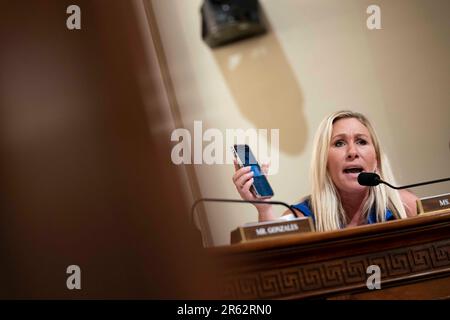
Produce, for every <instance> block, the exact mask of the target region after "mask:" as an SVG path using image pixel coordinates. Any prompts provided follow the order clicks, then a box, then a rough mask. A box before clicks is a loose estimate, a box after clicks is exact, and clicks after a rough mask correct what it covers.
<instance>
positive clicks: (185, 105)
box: [151, 0, 450, 245]
mask: <svg viewBox="0 0 450 320" xmlns="http://www.w3.org/2000/svg"><path fill="white" fill-rule="evenodd" d="M260 2H261V4H262V7H263V10H264V12H265V15H266V17H267V20H268V22H269V23H270V29H271V31H270V32H269V33H268V34H267V35H265V36H262V37H258V38H254V39H251V40H247V41H243V42H239V43H235V44H231V45H229V46H226V47H223V48H220V49H214V50H212V49H210V48H209V47H208V46H207V45H206V44H205V43H203V42H202V39H201V35H200V34H201V33H200V32H201V28H200V13H199V12H200V11H199V10H200V5H201V3H202V1H200V0H187V1H185V0H184V1H180V0H153V1H151V3H152V6H153V10H154V12H155V16H156V20H157V24H158V27H159V31H160V35H161V39H162V44H163V48H164V52H165V56H166V59H167V62H168V65H169V71H170V76H171V80H172V82H173V85H174V88H175V93H176V100H177V104H178V108H179V112H180V115H181V121H182V123H183V125H184V126H185V127H186V128H187V129H189V130H192V129H193V121H194V120H202V121H203V127H204V129H206V128H218V129H220V130H222V131H223V132H225V129H227V128H230V129H232V128H243V129H247V128H262V129H270V128H278V129H280V168H279V170H278V173H277V174H275V175H271V176H270V182H271V184H272V187H273V188H274V190H275V194H276V196H275V198H274V199H276V200H281V201H286V202H288V203H293V202H295V201H297V200H298V199H299V198H300V197H301V196H304V195H306V194H308V193H309V188H310V183H309V181H308V167H309V160H310V156H311V142H312V137H313V135H314V130H315V128H316V127H317V125H318V123H319V122H320V120H321V119H322V118H323V117H324V116H325V115H326V114H328V113H330V112H332V111H335V110H337V109H343V108H349V109H353V110H356V111H360V112H363V113H364V114H366V115H367V116H369V118H370V119H371V120H372V121H373V122H374V125H375V127H376V128H377V131H378V133H379V135H380V137H381V140H382V142H383V144H384V147H385V149H386V151H387V154H388V155H389V157H390V159H391V163H392V165H393V169H394V172H395V173H396V177H397V182H398V184H408V183H412V182H417V181H422V180H428V179H434V178H439V177H445V176H450V166H449V163H450V161H449V160H450V152H449V140H450V108H449V105H448V103H449V100H450V99H449V92H450V90H449V83H450V70H449V69H450V65H449V61H448V57H449V54H450V40H449V37H448V30H450V28H449V27H450V25H449V20H448V12H449V11H450V2H449V1H446V0H442V1H437V0H433V1H427V0H420V1H419V0H396V1H364V0H363V1H358V0H345V1H343V0H335V1H334V0H303V1H301V0H298V1H294V0H278V1H269V0H261V1H260ZM370 4H378V5H379V6H380V7H381V13H382V30H374V31H370V30H368V29H367V27H366V19H367V17H368V15H367V14H366V8H367V7H368V5H370ZM195 172H196V176H197V178H198V181H199V185H200V189H201V190H200V191H201V194H202V196H204V197H224V198H236V197H238V193H237V192H236V190H235V189H234V186H233V184H232V182H231V176H232V174H233V167H232V166H231V165H195ZM415 191H416V193H417V194H418V195H419V196H426V195H433V194H439V193H444V192H449V191H450V184H449V183H446V184H439V185H435V186H430V187H422V188H417V189H415ZM206 209H207V213H208V224H209V226H210V228H211V232H212V234H213V243H214V245H222V244H227V243H228V242H229V232H230V231H231V230H232V229H234V228H236V227H237V226H238V225H241V224H244V223H246V222H249V221H255V220H257V214H256V211H255V210H254V209H253V208H250V207H249V208H247V207H246V205H242V206H238V205H227V204H224V205H219V204H214V205H208V206H206ZM281 211H283V210H279V212H280V213H281Z"/></svg>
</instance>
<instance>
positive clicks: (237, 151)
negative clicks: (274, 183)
mask: <svg viewBox="0 0 450 320" xmlns="http://www.w3.org/2000/svg"><path fill="white" fill-rule="evenodd" d="M233 153H234V156H235V157H236V160H237V162H238V164H239V166H240V167H241V168H242V167H251V170H252V171H253V184H252V186H251V187H250V191H251V192H252V193H253V194H254V195H255V197H257V198H260V199H265V198H270V197H272V196H273V190H272V187H271V186H270V184H269V181H268V180H267V177H266V176H265V175H264V173H263V172H262V170H261V167H260V166H259V164H258V162H257V161H256V158H255V157H254V155H253V153H252V151H251V150H250V147H249V146H248V145H246V144H235V145H234V146H233Z"/></svg>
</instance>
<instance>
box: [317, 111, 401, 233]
mask: <svg viewBox="0 0 450 320" xmlns="http://www.w3.org/2000/svg"><path fill="white" fill-rule="evenodd" d="M343 118H355V119H357V120H359V121H360V122H361V123H362V124H363V125H364V126H366V128H367V129H368V130H369V133H370V136H371V138H372V142H373V145H374V147H375V153H376V157H377V163H378V168H377V173H378V174H379V175H380V177H381V179H382V180H385V181H392V182H393V183H395V181H394V177H393V175H392V171H391V167H390V165H389V162H388V159H387V157H386V156H385V154H384V153H383V151H382V150H381V148H380V143H379V140H378V137H377V135H376V133H375V130H374V129H373V127H372V125H371V124H370V122H369V120H368V119H367V118H366V117H365V116H364V115H362V114H360V113H358V112H353V111H338V112H334V113H332V114H330V115H329V116H328V117H327V118H325V119H324V120H323V121H322V122H321V123H320V125H319V128H318V129H317V132H316V135H315V138H314V144H313V154H312V158H311V170H310V172H311V183H312V192H311V199H310V201H311V209H312V210H313V212H314V217H315V224H316V230H317V231H330V230H337V229H341V228H342V227H343V226H345V225H347V223H348V221H347V216H346V214H345V211H344V208H343V206H342V203H341V200H340V197H339V194H338V192H337V189H336V186H335V185H334V183H333V181H332V180H331V176H330V174H329V172H328V170H327V160H328V149H329V147H330V141H331V134H332V131H333V124H334V123H335V122H336V121H338V120H340V119H343ZM372 208H375V210H376V217H377V221H379V222H380V221H386V212H385V211H386V209H389V210H391V211H392V213H393V214H394V215H395V216H396V217H397V218H406V212H405V208H404V206H403V204H402V201H401V198H400V194H399V193H398V191H397V190H394V189H390V188H388V187H386V186H385V185H381V184H380V185H379V186H377V187H372V188H369V195H368V197H367V201H366V203H365V204H364V206H363V213H364V218H365V219H367V215H368V214H369V211H370V210H371V209H372Z"/></svg>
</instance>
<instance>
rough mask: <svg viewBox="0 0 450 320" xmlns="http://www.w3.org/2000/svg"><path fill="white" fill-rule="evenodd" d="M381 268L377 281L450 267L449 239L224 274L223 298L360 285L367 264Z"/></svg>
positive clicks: (253, 296)
mask: <svg viewBox="0 0 450 320" xmlns="http://www.w3.org/2000/svg"><path fill="white" fill-rule="evenodd" d="M373 264H376V265H378V266H379V267H380V269H381V281H383V280H384V281H385V280H388V279H401V278H402V277H406V276H410V275H413V274H421V273H425V272H430V271H433V270H438V269H443V268H445V267H450V240H444V241H440V242H436V243H430V244H425V245H418V246H411V247H405V248H401V249H394V250H387V251H383V252H376V253H373V254H366V255H359V256H353V257H349V258H340V259H335V260H330V261H325V262H321V263H312V264H305V265H297V266H291V267H286V268H281V269H275V270H268V271H259V272H254V273H248V274H241V275H235V276H231V277H229V278H227V284H226V286H225V288H224V294H225V298H230V299H235V298H244V299H267V298H281V297H287V296H290V295H301V294H304V293H312V292H315V291H321V290H327V289H333V288H336V289H337V288H345V287H349V286H355V285H360V286H361V287H365V284H366V280H367V277H368V275H367V274H366V270H367V267H368V266H369V265H373Z"/></svg>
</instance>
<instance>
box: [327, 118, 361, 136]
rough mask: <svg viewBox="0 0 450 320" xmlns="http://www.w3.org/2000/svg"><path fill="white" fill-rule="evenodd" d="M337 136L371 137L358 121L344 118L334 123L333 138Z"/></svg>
mask: <svg viewBox="0 0 450 320" xmlns="http://www.w3.org/2000/svg"><path fill="white" fill-rule="evenodd" d="M337 135H352V136H353V135H366V136H368V137H370V132H369V129H367V127H366V126H365V125H364V124H362V123H361V121H359V120H358V119H356V118H343V119H339V120H337V121H336V122H335V123H333V131H332V136H337Z"/></svg>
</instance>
